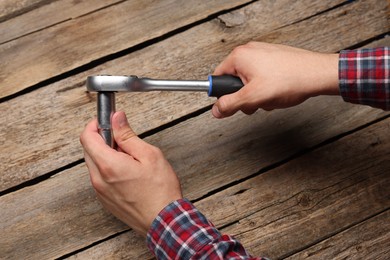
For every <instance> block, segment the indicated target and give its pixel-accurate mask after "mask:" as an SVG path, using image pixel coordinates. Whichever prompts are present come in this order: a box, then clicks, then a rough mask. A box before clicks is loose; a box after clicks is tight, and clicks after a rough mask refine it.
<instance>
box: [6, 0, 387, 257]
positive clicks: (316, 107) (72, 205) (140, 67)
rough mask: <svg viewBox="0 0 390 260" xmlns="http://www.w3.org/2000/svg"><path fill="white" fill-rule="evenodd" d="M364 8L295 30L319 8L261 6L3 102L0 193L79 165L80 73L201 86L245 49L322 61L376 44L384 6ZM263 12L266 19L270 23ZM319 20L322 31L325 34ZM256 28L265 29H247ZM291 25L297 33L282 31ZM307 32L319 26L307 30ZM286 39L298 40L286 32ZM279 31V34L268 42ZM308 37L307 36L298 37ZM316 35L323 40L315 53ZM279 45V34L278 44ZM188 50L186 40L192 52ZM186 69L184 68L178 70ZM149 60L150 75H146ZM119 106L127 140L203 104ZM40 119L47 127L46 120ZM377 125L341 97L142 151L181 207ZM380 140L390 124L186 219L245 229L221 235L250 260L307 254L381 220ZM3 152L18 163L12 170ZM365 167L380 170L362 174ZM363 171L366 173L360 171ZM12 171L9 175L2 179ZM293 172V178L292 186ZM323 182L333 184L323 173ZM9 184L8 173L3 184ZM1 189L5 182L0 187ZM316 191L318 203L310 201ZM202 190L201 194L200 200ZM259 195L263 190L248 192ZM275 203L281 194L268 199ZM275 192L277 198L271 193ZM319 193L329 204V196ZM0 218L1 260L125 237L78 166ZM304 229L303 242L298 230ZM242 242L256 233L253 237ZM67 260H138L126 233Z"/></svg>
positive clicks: (10, 199)
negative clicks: (156, 152)
mask: <svg viewBox="0 0 390 260" xmlns="http://www.w3.org/2000/svg"><path fill="white" fill-rule="evenodd" d="M297 2H299V1H297ZM323 2H325V1H323ZM374 3H378V2H375V1H357V2H354V3H352V4H349V5H346V6H344V7H342V8H338V9H336V10H332V11H330V12H325V13H324V14H321V15H319V16H315V17H313V18H310V19H308V20H306V21H302V22H298V23H295V22H294V21H299V20H302V19H303V20H304V19H305V17H308V16H310V13H311V12H314V13H313V15H314V14H315V13H317V12H320V11H321V10H322V9H321V8H322V7H324V6H326V5H327V4H326V3H324V4H323V3H321V1H311V2H310V3H309V2H308V3H306V4H307V6H308V7H310V6H312V8H306V6H304V7H303V6H302V5H300V4H299V3H296V6H295V7H294V8H297V10H295V9H294V8H293V9H291V10H286V9H284V8H282V6H283V5H282V4H284V5H285V4H286V3H285V2H284V1H272V3H271V1H270V2H266V1H259V2H257V3H254V4H252V5H250V6H248V7H246V8H243V9H241V10H238V11H236V12H234V13H232V14H230V15H225V16H221V17H220V18H219V19H216V20H214V21H211V22H208V23H205V24H202V25H199V26H196V27H194V28H193V29H190V30H188V31H186V32H183V33H181V34H178V35H176V36H173V37H171V38H169V39H166V40H164V41H163V42H161V43H159V44H154V45H152V46H150V47H148V48H145V49H143V50H141V51H139V52H135V53H132V54H130V55H128V56H126V57H123V58H121V59H117V60H115V61H112V62H110V63H107V64H104V65H102V66H100V67H99V68H96V69H93V70H90V71H88V72H86V73H82V74H79V75H76V76H75V77H71V78H68V79H66V80H63V81H60V82H58V83H55V84H52V85H50V86H48V87H45V88H42V89H39V90H36V91H34V92H32V93H30V94H27V95H23V96H20V97H17V98H15V99H13V100H10V101H8V102H4V103H3V104H0V111H1V112H2V115H4V117H5V119H4V118H3V117H2V120H4V121H3V123H4V124H1V125H2V128H1V129H0V150H1V154H0V161H1V162H2V164H1V167H3V165H4V164H3V161H5V162H6V166H5V168H0V172H2V173H3V172H4V173H5V174H2V175H1V178H3V175H5V176H6V177H5V178H4V180H5V181H8V183H7V185H10V186H8V187H12V186H13V185H16V184H17V183H20V181H23V180H29V179H32V178H34V177H36V176H40V175H42V173H45V172H47V171H51V170H57V169H58V167H61V166H62V165H66V164H68V163H72V162H74V161H75V160H77V159H80V158H81V150H80V147H79V145H78V141H77V136H78V133H79V131H80V130H81V128H82V127H83V126H82V124H84V123H82V122H86V121H87V119H88V118H89V117H90V116H91V115H92V114H94V106H95V100H94V96H93V95H90V94H86V93H85V92H84V85H83V84H84V79H85V77H86V75H89V73H93V74H94V72H105V71H111V70H112V71H113V72H115V73H120V72H121V71H122V72H123V70H126V71H128V70H129V68H131V69H133V68H134V71H136V73H134V74H141V75H142V74H143V73H146V72H149V73H150V75H151V76H154V75H155V76H157V77H167V76H169V75H173V76H175V77H176V76H179V77H180V76H183V75H185V76H188V78H191V77H194V78H199V77H200V76H202V75H205V74H207V73H208V72H209V71H210V70H211V68H212V67H213V66H215V64H216V63H218V61H219V60H220V59H221V58H222V57H224V55H226V54H227V53H228V52H229V51H230V50H231V48H232V47H233V46H235V45H237V44H240V43H244V42H246V41H248V40H249V38H250V37H251V36H252V37H254V38H256V37H258V38H256V39H262V38H264V39H267V41H270V42H280V41H281V42H284V41H290V38H297V41H296V42H295V43H296V44H297V45H299V46H301V45H303V46H301V47H305V46H307V48H311V49H314V50H323V48H324V45H325V48H326V51H337V50H338V49H340V48H343V47H345V46H350V45H353V44H356V43H357V42H356V41H361V40H365V39H369V38H372V37H374V36H376V35H377V34H381V33H383V32H386V30H387V27H386V25H387V24H388V19H387V16H384V13H383V6H381V5H380V4H379V5H378V6H377V8H378V9H373V8H375V7H373V6H374ZM381 3H382V4H383V2H381ZM267 4H269V5H267ZM311 4H312V5H311ZM328 4H329V3H328ZM289 6H290V5H289ZM319 6H320V7H321V8H319ZM273 8H275V12H272V11H273V10H274V9H273ZM298 8H299V9H300V10H298ZM381 8H382V9H381ZM277 10H283V11H280V13H279V15H280V16H281V17H277V16H275V14H276V11H277ZM369 10H371V11H369ZM344 13H345V15H343V14H344ZM359 14H360V16H359ZM363 14H364V15H363ZM366 14H367V15H366ZM280 18H282V19H280ZM326 21H333V22H334V23H333V22H330V23H329V24H328V23H325V22H326ZM372 21H375V22H372ZM262 22H264V23H265V24H266V25H260V26H259V24H261V23H262ZM291 23H295V24H292V25H291V27H290V26H287V25H288V24H291ZM312 23H315V24H317V26H316V27H315V26H314V25H313V26H312ZM339 23H341V25H340V26H338V24H339ZM283 24H284V25H285V26H284V25H283ZM356 24H358V25H357V26H356V27H355V25H356ZM325 25H326V26H325ZM348 25H353V26H351V29H350V30H346V29H345V28H344V27H345V26H348ZM293 26H297V28H300V30H295V29H293V28H292V27H293ZM328 26H329V27H328ZM279 27H283V28H281V29H278V30H275V28H279ZM330 27H332V28H333V29H330ZM313 28H317V30H314V31H309V30H313ZM319 28H320V29H319ZM306 29H307V31H306ZM205 32H209V33H210V37H208V39H207V40H205V39H203V40H202V39H199V38H200V37H199V35H202V34H204V33H205ZM331 32H334V34H332V33H331ZM297 33H298V34H297ZM306 33H311V36H312V37H306V36H303V37H306V39H307V41H302V40H301V39H298V38H299V36H300V34H306ZM322 33H326V34H327V35H328V37H329V38H327V39H323V40H322V41H321V42H317V43H314V42H315V41H316V38H317V36H318V37H321V34H322ZM285 34H290V37H286V36H285ZM357 34H358V36H356V35H357ZM340 35H343V37H346V38H348V36H349V35H350V36H351V37H350V40H344V39H343V40H340V41H339V40H336V39H338V38H339V37H340ZM279 37H280V38H279ZM195 39H198V40H197V41H195V42H196V44H195V43H194V40H195ZM222 39H223V41H222ZM342 44H345V45H342ZM292 45H294V41H292ZM199 53H202V54H205V56H204V57H202V55H199ZM188 57H191V60H190V61H189V62H187V61H188ZM156 60H159V61H160V60H161V62H158V64H157V63H156ZM161 68H163V69H161ZM194 68H195V69H194ZM118 99H119V100H118V101H119V102H118V105H119V107H123V108H125V110H126V111H127V112H128V114H130V115H131V117H130V118H131V119H132V120H134V122H135V127H136V129H137V131H138V132H142V131H146V130H148V129H152V128H154V127H158V126H160V125H161V124H163V123H166V122H170V121H171V120H173V119H175V118H178V117H180V116H182V115H186V114H188V113H190V112H191V111H194V110H196V109H199V108H202V107H204V106H205V105H207V104H210V103H211V102H212V101H211V100H209V99H207V98H206V97H204V96H202V95H201V94H180V93H148V94H133V95H121V96H120V97H119V98H118ZM130 99H131V103H130V102H129V100H130ZM150 99H151V100H150ZM162 100H163V101H162ZM176 102H177V103H176ZM198 102H199V103H198ZM183 107H184V109H183ZM330 108H332V109H331V110H330ZM3 109H4V110H3ZM15 111H16V112H15ZM3 112H4V113H3ZM48 115H53V117H52V118H48ZM54 115H55V116H54ZM385 115H387V113H384V112H381V111H379V110H374V109H371V108H367V107H359V106H354V105H350V104H345V103H343V102H342V101H341V100H340V99H339V98H326V97H322V98H317V99H312V100H310V101H308V102H305V103H304V104H302V105H301V106H298V107H296V108H293V109H288V110H283V111H274V112H271V113H265V112H259V113H257V114H255V115H254V116H252V117H247V116H244V115H242V114H238V115H236V116H234V117H232V118H230V119H227V120H223V121H219V120H215V119H212V118H211V115H210V114H209V113H204V114H201V115H198V116H196V117H194V118H192V119H188V120H186V121H184V122H182V123H180V124H178V125H175V126H173V127H170V128H168V129H166V130H163V131H159V132H158V133H157V134H154V135H152V136H150V137H148V138H146V140H147V141H148V142H150V143H153V144H156V145H158V146H160V147H161V148H162V149H163V150H164V152H165V154H166V155H167V157H168V158H169V160H170V161H171V162H172V164H173V165H174V167H175V169H176V170H177V171H178V172H179V175H180V178H181V179H182V181H183V187H184V192H185V195H186V196H187V197H189V198H194V199H199V198H202V197H204V196H206V195H207V196H208V194H209V192H215V190H216V189H219V188H221V187H225V186H226V185H232V183H234V182H239V181H240V180H242V179H245V178H248V176H252V175H253V174H255V173H256V172H258V171H259V170H262V169H264V168H265V167H268V166H270V165H272V164H274V163H278V162H283V161H284V160H286V159H287V158H291V156H293V155H294V154H297V153H300V152H302V151H303V150H306V149H307V148H310V147H313V146H315V145H318V144H319V143H321V142H323V141H324V140H328V139H329V138H333V137H334V136H337V135H339V134H343V133H345V132H348V131H350V130H353V129H356V128H357V127H360V126H361V125H364V124H366V123H368V122H370V121H372V120H374V119H377V118H381V117H383V116H385ZM148 116H150V117H148ZM145 118H146V119H148V120H145ZM149 119H150V120H149ZM81 123H82V124H81ZM32 129H33V130H32ZM194 129H196V133H194ZM3 130H4V131H3ZM388 131H389V119H386V120H385V121H382V122H380V123H377V124H375V125H373V126H371V127H369V128H367V129H364V130H362V131H358V132H357V133H356V134H354V135H351V136H348V137H346V138H342V139H341V140H339V141H337V142H335V143H334V144H331V145H328V146H325V147H323V148H321V149H318V150H316V151H314V152H313V153H309V154H307V155H305V156H304V157H300V158H298V159H296V160H293V161H291V162H289V163H287V164H284V165H283V166H281V167H278V168H276V169H274V170H272V171H267V172H265V173H264V174H261V175H259V176H256V177H254V178H250V179H249V180H247V181H245V182H241V183H239V184H237V185H234V186H232V187H231V188H229V189H224V190H223V191H221V192H218V193H217V194H214V195H212V196H211V197H208V198H206V199H202V200H201V201H200V202H199V203H197V206H198V207H199V208H201V209H202V210H204V212H205V213H206V215H208V216H210V217H211V219H212V220H213V221H215V223H217V224H218V225H219V226H221V225H223V226H225V225H227V224H231V223H234V222H236V221H238V220H240V219H243V220H242V221H241V222H238V223H237V225H231V226H229V227H227V228H226V229H225V231H227V232H233V233H234V234H238V235H239V237H240V238H241V239H242V240H243V241H244V242H245V244H246V245H248V247H252V248H254V250H253V251H252V252H254V253H265V254H268V255H275V256H278V255H279V256H280V255H286V254H291V253H292V252H296V251H297V250H300V249H301V248H302V245H303V244H304V243H306V245H311V244H312V243H313V241H319V240H322V239H325V238H326V237H329V236H330V235H329V234H334V232H338V231H340V230H344V229H345V228H347V227H349V226H350V225H351V223H352V225H355V224H356V223H358V222H359V221H360V222H361V221H362V220H364V217H366V218H367V216H368V217H370V216H371V215H367V214H369V213H368V212H370V210H373V211H377V212H380V211H383V208H384V207H388V201H389V200H388V197H389V194H388V189H386V187H388V185H389V178H388V176H385V177H383V175H384V173H386V172H388V169H389V161H388V158H389V156H388V151H389V139H388V134H387V133H388ZM9 137H12V138H11V140H12V142H8V141H7V140H8V138H9ZM359 138H361V139H359ZM69 140H72V141H69ZM356 140H363V141H362V142H356ZM6 142H7V143H6ZM3 144H6V145H3ZM188 147H192V148H193V149H188ZM222 150H223V151H222ZM10 151H12V152H10ZM183 151H184V152H183ZM362 151H363V152H362ZM14 152H15V153H16V154H17V153H19V154H20V155H22V156H25V157H24V158H23V157H22V158H20V157H17V156H16V157H15V155H14V154H15V153H14ZM342 156H344V157H342ZM372 156H374V158H378V160H377V161H374V162H372V158H373V157H372ZM9 157H11V159H9ZM3 158H4V160H3ZM227 158H229V159H227ZM342 158H349V160H347V163H346V168H342V169H341V168H338V167H341V166H342V163H340V161H341V162H343V163H344V161H343V160H342ZM309 159H310V160H309ZM311 160H312V161H316V162H318V164H315V165H313V166H312V167H307V166H308V163H307V162H308V161H310V162H312V161H311ZM23 161H25V163H24V162H23ZM365 163H367V164H365ZM329 165H330V166H331V167H329ZM362 165H363V166H362ZM365 165H368V166H369V167H368V168H365V167H364V166H365ZM321 166H322V167H321ZM18 167H19V168H18ZM214 167H215V168H214ZM14 168H16V169H17V170H16V171H14ZM291 169H294V171H293V174H291ZM324 169H332V171H335V172H333V173H332V174H328V175H326V174H321V173H323V171H324ZM317 170H318V171H317ZM348 170H349V171H348ZM365 170H367V171H365ZM12 171H14V172H13V174H9V173H10V172H12ZM352 173H353V174H352ZM7 174H9V175H7ZM305 174H306V175H305ZM227 176H229V178H227ZM312 177H313V178H312ZM7 178H8V179H7ZM252 180H255V181H254V182H251V181H252ZM0 182H1V183H3V179H1V180H0ZM319 183H320V184H321V185H320V186H321V187H322V190H319V189H316V187H317V186H318V185H319ZM205 184H207V185H208V186H206V187H203V186H204V185H205ZM326 184H328V186H326ZM316 185H317V186H316ZM259 186H260V187H263V189H259ZM286 187H287V188H286ZM275 190H278V191H279V193H275ZM259 191H261V192H259ZM282 191H285V192H286V194H280V192H282ZM287 191H288V194H287ZM329 191H331V193H330V195H329V194H327V192H329ZM382 191H384V192H382ZM263 192H264V193H263ZM264 194H265V195H264ZM249 195H251V196H249ZM247 196H248V197H247ZM283 196H284V197H283ZM246 197H247V200H246V201H245V203H243V201H242V200H243V198H246ZM283 198H285V200H283ZM258 201H260V202H261V203H258ZM263 201H264V202H265V204H263ZM241 203H243V204H242V205H241ZM283 203H284V204H283ZM364 203H366V204H364ZM363 204H364V205H363ZM221 205H224V206H225V205H226V210H225V209H221ZM289 206H291V207H290V209H288V207H289ZM368 206H370V208H369V210H368V209H367V207H368ZM371 206H372V207H371ZM0 207H1V209H2V210H1V213H0V214H1V218H0V228H1V230H2V231H4V232H2V236H1V239H0V251H1V252H2V253H3V252H5V253H4V255H6V257H8V258H18V259H20V258H25V257H26V256H27V255H28V256H29V258H32V259H42V258H55V257H60V256H63V255H64V254H68V253H71V252H74V251H75V250H78V249H81V248H84V247H86V246H89V245H91V244H92V243H96V242H97V241H100V240H104V239H106V238H107V237H109V236H112V235H115V234H117V232H121V231H125V230H126V227H125V226H124V225H123V224H122V223H120V222H119V221H117V220H116V219H114V218H113V217H112V216H111V215H110V214H108V213H107V212H105V211H104V210H103V209H102V208H101V206H100V205H99V203H98V202H97V200H96V198H95V197H94V194H93V191H92V189H91V187H90V184H89V180H88V175H87V173H86V168H84V165H82V164H80V165H77V166H75V167H72V168H70V169H68V170H64V171H62V172H61V173H60V174H56V175H55V176H53V177H52V178H49V179H47V180H45V181H43V182H40V183H38V184H36V185H33V186H31V187H26V188H23V189H21V190H18V191H16V192H12V193H9V194H7V195H4V196H2V197H0ZM349 207H351V208H349ZM216 208H218V209H221V210H223V212H221V211H217V210H216ZM240 209H241V210H240ZM335 209H337V210H338V211H337V214H334V212H335ZM349 209H351V210H352V213H351V212H349ZM380 209H382V210H380ZM292 210H295V211H292ZM226 212H228V213H227V214H226ZM229 212H232V214H229ZM238 212H242V214H241V215H240V214H239V213H238ZM329 212H331V213H332V214H333V215H332V214H330V213H329ZM262 213H270V216H271V218H270V219H268V218H267V219H264V215H263V214H262ZM360 213H361V214H360ZM371 213H372V212H371ZM365 214H366V215H365ZM329 216H331V217H330V218H329ZM341 217H342V218H341ZM349 217H351V218H349ZM360 217H361V218H360ZM327 218H328V219H327ZM339 218H341V220H339ZM359 218H360V219H359ZM324 219H325V220H324ZM263 221H264V222H263ZM267 221H268V222H267ZM272 221H273V222H272ZM290 221H291V222H293V221H295V222H293V223H295V225H291V226H290V223H291V222H290ZM319 221H322V223H323V225H324V226H316V225H315V223H316V222H319ZM327 221H328V222H327ZM267 224H268V225H267ZM276 224H280V225H276ZM264 225H265V226H266V230H267V232H269V233H267V234H268V236H266V238H267V239H270V240H267V241H265V242H266V243H268V244H269V245H270V247H269V251H268V252H265V251H260V249H258V248H260V247H257V244H256V243H257V242H258V236H259V234H261V233H260V232H262V227H263V226H264ZM281 226H282V227H283V229H282V230H281V231H282V232H286V233H284V234H285V235H284V236H283V235H281V234H280V229H278V228H280V227H281ZM310 226H313V227H315V230H314V231H313V230H310V229H308V227H310ZM327 226H329V227H327ZM302 227H303V229H302ZM252 229H257V232H255V231H254V230H252ZM290 232H292V233H294V232H295V233H294V234H298V235H297V238H298V239H297V240H298V241H299V244H298V243H297V242H294V241H292V243H291V237H289V236H288V235H289V234H290ZM300 232H301V233H300ZM305 232H307V233H308V236H307V238H306V240H305V237H304V235H302V233H305ZM274 238H275V239H279V240H281V241H285V243H284V244H283V245H284V247H283V248H284V249H283V248H282V249H283V250H284V251H283V250H279V249H277V248H276V249H275V246H274V245H275V243H274V242H275V241H274V240H273V239H274ZM283 239H285V240H283ZM316 239H317V240H316ZM294 243H295V244H294ZM297 244H298V245H297ZM129 245H132V247H131V250H128V247H129ZM273 246H274V247H273ZM267 248H268V247H267ZM256 250H258V251H256ZM278 250H279V251H278ZM74 257H77V258H81V259H86V258H88V259H90V258H94V259H104V258H106V259H108V258H112V257H116V258H130V259H145V258H149V257H150V254H149V253H148V252H147V249H146V247H145V245H144V242H143V240H142V239H140V238H139V237H137V236H136V235H135V234H134V233H133V232H132V231H129V232H126V233H124V234H121V235H119V236H117V237H115V238H113V239H109V240H107V241H105V242H103V243H100V244H98V245H95V246H93V247H92V248H90V249H89V250H86V251H84V252H81V253H79V254H77V255H75V256H74Z"/></svg>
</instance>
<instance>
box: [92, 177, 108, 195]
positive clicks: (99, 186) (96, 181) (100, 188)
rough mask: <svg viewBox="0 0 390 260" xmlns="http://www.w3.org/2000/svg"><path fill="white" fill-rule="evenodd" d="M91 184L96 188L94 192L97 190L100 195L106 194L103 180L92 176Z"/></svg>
mask: <svg viewBox="0 0 390 260" xmlns="http://www.w3.org/2000/svg"><path fill="white" fill-rule="evenodd" d="M91 184H92V187H93V188H94V190H96V191H97V192H98V193H104V191H105V186H104V183H103V182H102V181H101V180H99V179H98V178H95V177H93V176H91Z"/></svg>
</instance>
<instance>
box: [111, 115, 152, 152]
mask: <svg viewBox="0 0 390 260" xmlns="http://www.w3.org/2000/svg"><path fill="white" fill-rule="evenodd" d="M112 130H113V135H114V139H115V142H116V144H117V145H118V147H119V148H120V149H121V150H122V151H123V152H125V153H127V154H129V155H131V156H133V157H134V158H135V159H140V158H141V157H142V151H143V149H144V148H145V145H147V144H146V142H145V141H143V140H142V139H140V138H139V137H138V136H137V135H136V133H134V131H133V129H131V127H130V125H129V122H128V120H127V117H126V115H125V113H124V112H122V111H119V112H116V113H115V114H114V115H113V116H112Z"/></svg>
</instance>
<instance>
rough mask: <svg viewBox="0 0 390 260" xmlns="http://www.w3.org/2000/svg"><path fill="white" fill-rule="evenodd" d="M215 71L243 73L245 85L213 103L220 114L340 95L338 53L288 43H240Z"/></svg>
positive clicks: (220, 116) (285, 105) (218, 114)
mask: <svg viewBox="0 0 390 260" xmlns="http://www.w3.org/2000/svg"><path fill="white" fill-rule="evenodd" d="M214 74H215V75H222V74H230V75H235V76H239V77H240V78H241V80H242V81H243V83H244V84H245V86H244V87H243V88H242V89H241V90H239V91H237V92H236V93H233V94H230V95H225V96H222V97H221V98H220V99H219V100H218V101H217V102H216V103H215V105H214V106H213V109H212V113H213V115H214V116H215V117H217V118H223V117H227V116H231V115H233V114H234V113H236V112H237V111H238V110H241V111H243V112H244V113H246V114H252V113H254V112H255V111H256V110H257V109H258V108H262V109H264V110H272V109H276V108H286V107H290V106H294V105H297V104H300V103H302V102H303V101H305V100H306V99H308V98H310V97H313V96H317V95H337V94H339V89H338V54H324V53H317V52H311V51H306V50H302V49H298V48H293V47H289V46H285V45H277V44H267V43H260V42H250V43H248V44H246V45H242V46H239V47H237V48H235V49H234V50H233V52H232V53H230V55H229V56H228V57H227V58H226V59H225V60H224V61H223V62H222V63H221V64H220V65H219V66H218V67H217V68H216V69H215V71H214Z"/></svg>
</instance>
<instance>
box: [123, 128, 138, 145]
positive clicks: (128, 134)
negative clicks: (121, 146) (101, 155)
mask: <svg viewBox="0 0 390 260" xmlns="http://www.w3.org/2000/svg"><path fill="white" fill-rule="evenodd" d="M136 136H137V135H136V134H135V133H134V132H133V131H132V130H131V129H126V130H124V131H122V132H121V133H120V135H119V139H120V141H122V142H125V141H127V140H130V139H131V138H133V137H136Z"/></svg>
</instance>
